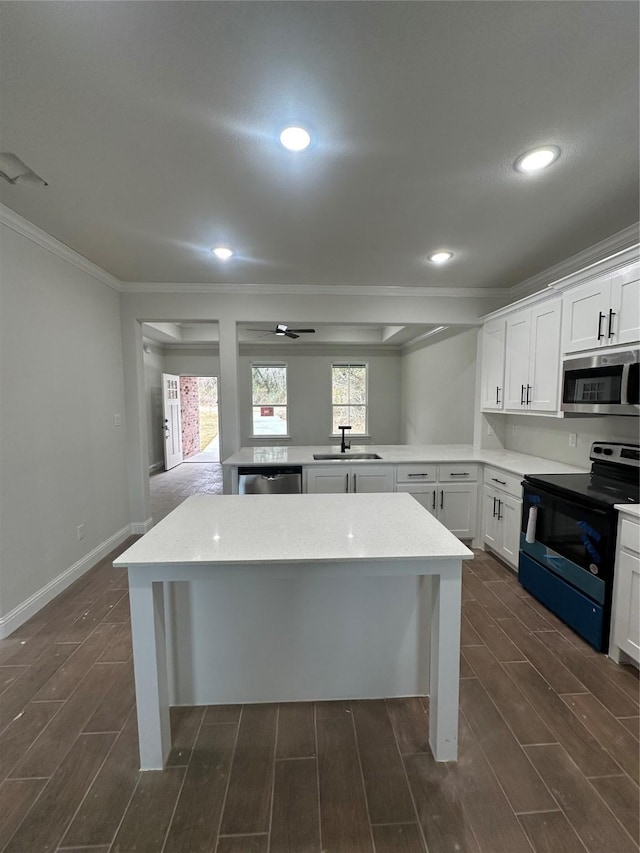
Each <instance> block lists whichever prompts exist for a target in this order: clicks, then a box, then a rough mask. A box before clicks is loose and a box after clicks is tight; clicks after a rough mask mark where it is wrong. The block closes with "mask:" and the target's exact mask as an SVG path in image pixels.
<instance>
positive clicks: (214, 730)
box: [0, 543, 640, 853]
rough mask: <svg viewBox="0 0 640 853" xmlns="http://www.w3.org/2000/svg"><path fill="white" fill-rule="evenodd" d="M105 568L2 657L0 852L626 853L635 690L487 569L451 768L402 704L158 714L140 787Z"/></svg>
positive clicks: (473, 614)
mask: <svg viewBox="0 0 640 853" xmlns="http://www.w3.org/2000/svg"><path fill="white" fill-rule="evenodd" d="M126 544H129V543H126ZM124 547H126V545H125V546H123V548H122V549H120V551H121V550H124ZM115 556H116V554H115V553H114V554H111V555H109V557H108V558H106V559H105V560H104V561H102V563H100V564H99V565H98V566H96V567H95V568H94V569H93V570H92V571H90V572H89V573H88V574H87V575H85V576H84V577H83V578H81V579H80V580H79V581H77V582H76V583H75V584H74V585H73V586H72V587H70V588H69V589H68V590H67V591H66V592H64V593H63V594H62V595H61V596H59V597H58V598H57V599H56V600H55V601H54V602H52V603H51V604H49V605H48V606H47V607H46V608H44V610H42V611H41V612H40V613H38V614H37V616H35V617H34V618H33V619H32V620H31V621H30V622H29V623H27V624H25V625H23V626H22V627H21V628H20V629H19V630H18V631H16V632H15V634H13V635H12V636H11V637H9V638H8V639H6V640H3V641H2V642H0V850H5V851H8V852H9V851H10V853H45V851H46V852H47V853H53V851H60V852H61V853H62V851H68V853H71V851H75V853H80V851H85V853H89V851H92V853H129V851H131V853H133V851H136V853H200V851H202V853H204V851H211V853H321V851H325V853H427V851H428V853H453V851H456V852H457V853H461V851H469V853H520V851H523V853H532V851H535V853H557V851H562V853H578V851H579V853H585V851H587V853H632V851H637V850H638V840H639V821H638V814H639V793H638V781H639V776H638V756H639V751H640V743H639V739H640V734H639V730H638V723H639V718H640V710H639V702H638V698H639V697H638V676H637V672H636V670H635V669H633V668H632V667H619V666H616V664H614V663H612V662H611V661H609V660H608V659H607V658H606V657H605V656H603V655H599V654H597V653H596V652H594V651H593V650H592V649H591V648H590V647H589V646H587V645H586V644H585V643H583V642H582V641H581V640H580V639H579V638H578V637H577V636H576V635H575V634H573V633H572V631H571V630H570V629H568V628H567V627H566V626H564V625H562V624H561V623H560V622H559V621H558V620H557V619H555V618H554V617H553V616H552V615H551V614H549V613H548V612H547V611H546V610H545V609H544V608H543V607H542V606H541V605H539V604H538V603H537V602H535V601H534V600H533V599H531V598H530V597H529V596H528V595H527V593H526V592H524V590H522V588H521V587H520V586H519V585H518V583H517V580H516V578H515V576H514V575H513V574H512V573H511V572H510V571H509V570H508V569H506V568H505V567H504V566H503V565H501V564H500V563H499V561H498V560H496V559H495V558H493V557H492V556H490V555H488V554H482V553H478V554H477V555H476V559H475V560H474V561H473V562H472V563H470V564H468V566H466V567H465V575H464V584H463V630H462V642H463V647H462V658H461V676H462V680H461V689H460V707H461V716H460V759H459V761H458V762H457V763H456V764H438V763H436V762H435V761H434V760H433V757H432V756H431V753H430V751H429V747H428V743H427V730H428V702H427V701H426V700H424V701H423V700H421V699H419V698H414V699H404V700H403V699H389V700H372V701H352V702H348V701H345V702H318V703H315V704H314V703H300V704H291V703H287V704H281V705H274V704H269V705H250V706H240V705H234V706H224V707H221V706H218V707H208V708H203V707H198V708H176V709H172V728H173V749H172V752H171V756H170V760H169V766H168V767H167V769H166V770H164V771H162V772H150V773H140V772H139V771H138V769H137V759H138V756H137V729H136V718H135V707H134V690H133V667H132V660H131V634H130V626H129V614H128V601H127V583H126V576H125V573H124V572H123V571H122V570H114V569H113V568H112V567H111V561H112V560H113V559H114V558H115ZM372 630H375V628H372Z"/></svg>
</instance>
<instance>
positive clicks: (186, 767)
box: [111, 711, 217, 851]
mask: <svg viewBox="0 0 640 853" xmlns="http://www.w3.org/2000/svg"><path fill="white" fill-rule="evenodd" d="M203 719H204V711H203V712H202V717H201V719H200V725H199V726H198V731H197V733H196V736H195V738H194V740H193V748H192V749H190V750H189V759H188V761H187V763H186V764H185V765H178V766H184V773H183V774H182V781H181V783H180V788H179V789H178V793H177V795H176V800H175V802H174V804H173V809H172V811H171V817H170V818H169V820H168V821H167V829H166V832H165V834H164V840H163V842H162V846H161V848H160V851H163V850H164V849H165V847H166V846H167V841H168V840H169V833H170V832H171V826H172V824H173V819H174V817H175V816H176V810H177V808H178V803H179V802H180V797H181V796H182V791H183V789H184V785H185V782H186V780H187V773H188V772H189V765H190V764H191V760H192V758H193V750H194V749H195V745H196V743H197V742H198V735H199V734H200V729H201V728H202V720H203ZM136 787H138V786H137V785H136ZM130 805H131V801H129V804H128V805H127V808H126V809H125V810H124V814H126V813H127V811H128V809H129V806H130ZM122 819H123V820H124V815H123V817H122ZM118 829H120V827H118ZM117 837H118V833H117V832H116V834H115V835H114V836H113V838H112V839H111V843H112V844H113V841H114V839H115V838H117ZM216 842H217V839H216Z"/></svg>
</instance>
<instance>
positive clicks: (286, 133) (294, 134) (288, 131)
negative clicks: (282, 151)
mask: <svg viewBox="0 0 640 853" xmlns="http://www.w3.org/2000/svg"><path fill="white" fill-rule="evenodd" d="M280 142H281V143H282V144H283V145H284V147H285V148H287V149H288V150H289V151H304V149H305V148H308V147H309V144H310V142H311V136H310V135H309V133H308V131H306V130H305V129H304V127H285V129H284V130H283V131H282V133H281V134H280Z"/></svg>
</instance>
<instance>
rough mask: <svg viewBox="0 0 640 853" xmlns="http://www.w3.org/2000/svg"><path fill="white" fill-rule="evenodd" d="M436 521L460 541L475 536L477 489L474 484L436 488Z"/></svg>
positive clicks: (457, 484)
mask: <svg viewBox="0 0 640 853" xmlns="http://www.w3.org/2000/svg"><path fill="white" fill-rule="evenodd" d="M436 504H437V506H436V512H437V515H438V519H439V520H440V521H441V522H442V523H443V524H444V526H445V527H446V528H447V529H448V530H450V531H451V532H452V533H453V534H455V535H456V536H458V537H459V538H460V539H473V537H474V536H475V535H476V524H477V522H476V510H477V505H478V487H477V485H476V484H475V483H455V484H451V485H449V484H447V485H446V486H444V485H443V486H439V487H438V496H437V501H436Z"/></svg>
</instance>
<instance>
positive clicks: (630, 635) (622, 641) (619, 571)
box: [613, 551, 640, 663]
mask: <svg viewBox="0 0 640 853" xmlns="http://www.w3.org/2000/svg"><path fill="white" fill-rule="evenodd" d="M639 601H640V557H638V556H637V555H636V554H631V553H629V552H628V551H620V553H619V554H618V560H617V562H616V600H615V603H614V611H613V626H614V627H613V639H614V642H615V644H616V646H618V648H620V649H622V651H623V652H626V653H627V654H628V655H629V656H630V657H632V658H633V659H634V660H635V661H636V662H637V663H640V616H639V607H638V602H639Z"/></svg>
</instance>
